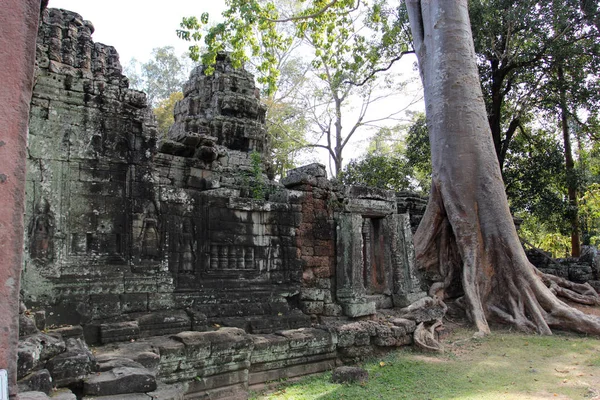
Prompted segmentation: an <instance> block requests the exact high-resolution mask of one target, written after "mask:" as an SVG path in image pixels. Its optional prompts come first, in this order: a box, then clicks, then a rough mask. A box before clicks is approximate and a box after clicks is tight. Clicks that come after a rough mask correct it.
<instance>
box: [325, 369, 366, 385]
mask: <svg viewBox="0 0 600 400" xmlns="http://www.w3.org/2000/svg"><path fill="white" fill-rule="evenodd" d="M368 380H369V373H368V372H367V370H365V369H363V368H359V367H348V366H342V367H337V368H336V369H334V370H333V372H332V374H331V381H332V382H333V383H359V384H364V383H367V382H368Z"/></svg>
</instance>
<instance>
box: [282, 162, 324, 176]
mask: <svg viewBox="0 0 600 400" xmlns="http://www.w3.org/2000/svg"><path fill="white" fill-rule="evenodd" d="M291 173H298V174H307V175H311V176H314V177H315V178H327V169H326V167H325V166H324V165H323V164H319V163H312V164H308V165H303V166H301V167H298V168H294V169H292V170H290V171H288V174H291Z"/></svg>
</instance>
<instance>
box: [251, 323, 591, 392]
mask: <svg viewBox="0 0 600 400" xmlns="http://www.w3.org/2000/svg"><path fill="white" fill-rule="evenodd" d="M471 333H472V332H469V331H466V330H457V331H456V332H455V333H454V334H453V335H452V336H451V337H450V338H449V339H448V341H447V343H446V345H447V346H446V347H447V351H446V353H445V354H442V355H431V354H424V353H421V352H419V351H416V350H413V349H410V348H409V349H402V350H399V351H397V352H394V353H391V354H389V355H387V356H385V357H383V358H381V359H374V360H371V361H370V362H368V363H366V364H364V365H363V367H364V368H365V369H367V371H368V372H369V382H368V383H367V384H365V385H363V386H361V385H358V384H355V385H342V384H334V383H331V382H330V378H331V373H325V374H321V375H318V376H314V377H310V378H307V379H304V380H301V381H298V382H296V383H292V384H288V385H286V384H282V385H281V386H279V387H278V388H276V389H275V390H274V391H273V392H271V393H268V394H261V393H255V394H254V397H253V398H254V399H298V400H300V399H323V400H325V399H364V400H370V399H478V400H479V399H482V400H485V399H547V398H557V399H583V398H584V396H586V395H587V396H588V397H589V394H590V393H591V392H590V390H592V389H593V388H599V389H600V370H598V368H597V367H598V366H600V356H599V354H600V340H598V339H593V338H584V337H577V336H573V335H566V334H561V335H555V336H528V335H519V334H511V333H508V332H502V333H495V334H492V335H490V336H488V337H486V338H483V339H473V338H471V336H470V335H471Z"/></svg>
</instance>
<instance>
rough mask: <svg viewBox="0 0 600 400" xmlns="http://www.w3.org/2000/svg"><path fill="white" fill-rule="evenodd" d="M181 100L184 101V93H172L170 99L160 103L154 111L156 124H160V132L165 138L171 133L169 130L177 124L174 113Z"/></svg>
mask: <svg viewBox="0 0 600 400" xmlns="http://www.w3.org/2000/svg"><path fill="white" fill-rule="evenodd" d="M179 100H183V93H182V92H174V93H171V95H170V96H169V98H168V99H165V100H161V101H159V102H158V104H157V105H156V107H155V108H154V110H153V111H154V115H155V116H156V122H157V123H158V131H159V132H160V133H162V134H163V135H165V136H166V135H167V133H169V128H170V127H171V125H173V123H174V122H175V119H174V116H173V112H174V110H175V104H176V103H177V102H178V101H179Z"/></svg>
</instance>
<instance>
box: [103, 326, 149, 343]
mask: <svg viewBox="0 0 600 400" xmlns="http://www.w3.org/2000/svg"><path fill="white" fill-rule="evenodd" d="M139 335H140V327H139V325H138V322H137V321H125V322H116V323H113V324H101V325H100V341H101V342H102V343H111V342H123V341H126V340H131V339H137V338H138V337H139Z"/></svg>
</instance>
